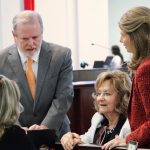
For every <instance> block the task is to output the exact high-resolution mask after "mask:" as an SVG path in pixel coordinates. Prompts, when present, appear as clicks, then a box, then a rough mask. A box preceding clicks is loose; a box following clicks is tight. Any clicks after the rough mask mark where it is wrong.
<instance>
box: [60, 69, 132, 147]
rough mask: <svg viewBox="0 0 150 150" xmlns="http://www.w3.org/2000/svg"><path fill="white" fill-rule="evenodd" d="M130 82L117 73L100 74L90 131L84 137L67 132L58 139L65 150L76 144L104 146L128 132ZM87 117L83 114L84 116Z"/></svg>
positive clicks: (127, 78) (96, 85)
mask: <svg viewBox="0 0 150 150" xmlns="http://www.w3.org/2000/svg"><path fill="white" fill-rule="evenodd" d="M130 89H131V80H130V78H129V76H128V74H127V73H125V72H122V71H120V70H113V71H108V72H102V73H100V74H99V76H98V77H97V79H96V83H95V91H96V92H94V93H93V94H92V96H93V98H94V106H95V109H96V110H97V112H96V113H95V114H94V115H93V117H92V120H91V127H90V128H89V130H88V131H87V132H86V133H85V134H83V135H80V136H79V135H78V134H77V133H73V132H68V133H66V134H65V135H64V136H63V137H62V138H61V144H62V145H63V147H64V149H65V150H71V149H73V147H74V146H75V145H76V144H79V143H92V144H97V145H103V144H105V143H106V142H108V141H109V140H111V139H113V138H115V135H119V136H121V137H124V136H125V135H126V134H127V133H129V132H130V126H129V123H128V120H127V119H126V111H127V106H128V100H129V96H130ZM85 115H86V114H85Z"/></svg>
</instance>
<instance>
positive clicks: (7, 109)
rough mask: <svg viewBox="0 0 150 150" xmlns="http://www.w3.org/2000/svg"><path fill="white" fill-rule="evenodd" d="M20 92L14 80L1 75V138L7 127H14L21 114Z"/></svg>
mask: <svg viewBox="0 0 150 150" xmlns="http://www.w3.org/2000/svg"><path fill="white" fill-rule="evenodd" d="M19 101H20V91H19V88H18V86H17V84H16V83H15V81H13V80H9V79H8V78H7V77H5V76H3V75H0V138H1V137H2V135H3V134H4V130H5V128H6V127H9V126H11V125H13V124H14V123H15V122H16V121H17V119H18V117H19V114H20V108H19V107H20V106H19Z"/></svg>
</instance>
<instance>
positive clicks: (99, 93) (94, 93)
mask: <svg viewBox="0 0 150 150" xmlns="http://www.w3.org/2000/svg"><path fill="white" fill-rule="evenodd" d="M113 94H114V93H110V92H107V91H106V92H93V93H92V97H93V98H97V97H98V96H101V95H102V96H107V97H108V96H111V95H113Z"/></svg>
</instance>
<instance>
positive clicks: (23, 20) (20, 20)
mask: <svg viewBox="0 0 150 150" xmlns="http://www.w3.org/2000/svg"><path fill="white" fill-rule="evenodd" d="M36 21H38V22H39V24H40V26H41V31H42V33H43V21H42V18H41V16H40V14H39V13H37V12H35V11H31V10H25V11H22V12H20V13H19V14H17V15H16V16H15V17H14V18H13V21H12V24H13V31H15V30H16V28H17V25H19V24H27V23H31V24H32V23H34V22H36Z"/></svg>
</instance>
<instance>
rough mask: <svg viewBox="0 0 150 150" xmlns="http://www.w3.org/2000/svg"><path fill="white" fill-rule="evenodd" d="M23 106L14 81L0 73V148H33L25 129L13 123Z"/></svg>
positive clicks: (15, 149) (33, 149)
mask: <svg viewBox="0 0 150 150" xmlns="http://www.w3.org/2000/svg"><path fill="white" fill-rule="evenodd" d="M22 111H23V106H22V105H21V103H20V92H19V89H18V86H17V84H16V83H15V81H12V80H9V79H8V78H6V77H5V76H2V75H0V149H1V150H10V149H12V150H35V147H34V146H33V144H32V143H31V142H30V140H29V139H28V137H27V135H26V133H25V131H24V130H23V129H21V128H20V127H19V126H17V125H15V123H16V121H17V120H18V117H19V115H20V113H21V112H22Z"/></svg>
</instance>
